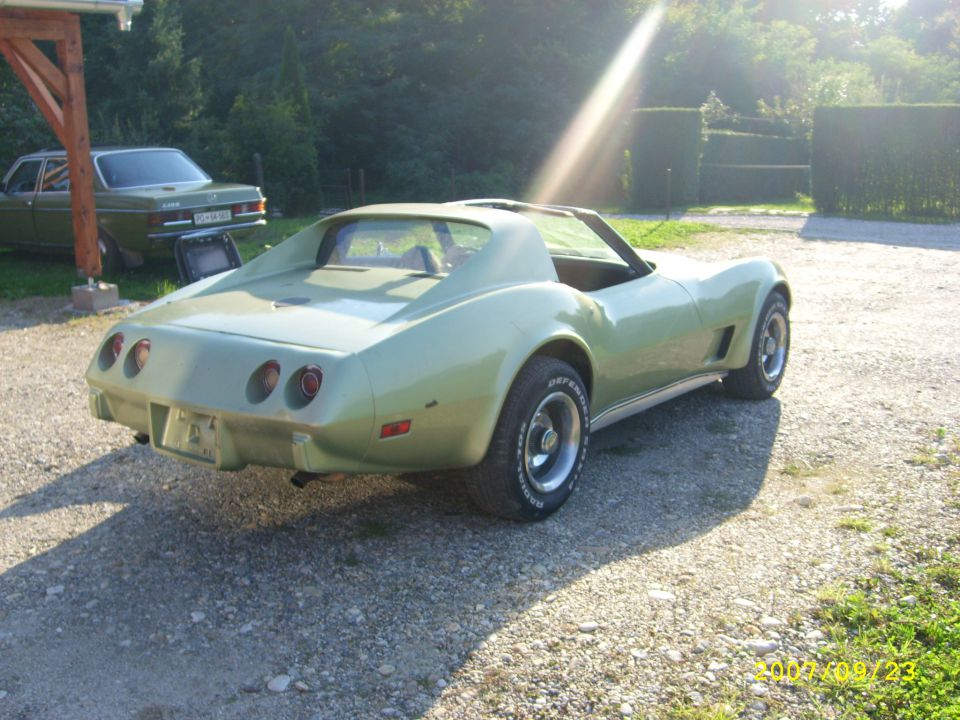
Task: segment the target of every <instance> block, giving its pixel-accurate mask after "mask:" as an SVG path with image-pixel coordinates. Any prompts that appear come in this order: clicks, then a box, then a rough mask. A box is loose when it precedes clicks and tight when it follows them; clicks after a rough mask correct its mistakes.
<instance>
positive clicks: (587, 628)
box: [579, 620, 600, 634]
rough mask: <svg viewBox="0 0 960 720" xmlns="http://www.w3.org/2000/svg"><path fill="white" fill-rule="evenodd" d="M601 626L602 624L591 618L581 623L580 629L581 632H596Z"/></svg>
mask: <svg viewBox="0 0 960 720" xmlns="http://www.w3.org/2000/svg"><path fill="white" fill-rule="evenodd" d="M599 627H600V625H599V624H598V623H595V622H593V621H592V620H590V621H588V622H583V623H580V628H579V629H580V632H582V633H586V634H590V633H595V632H596V631H597V628H599Z"/></svg>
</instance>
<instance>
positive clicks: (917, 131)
mask: <svg viewBox="0 0 960 720" xmlns="http://www.w3.org/2000/svg"><path fill="white" fill-rule="evenodd" d="M813 122H814V124H813V199H814V202H815V203H816V206H817V210H819V211H821V212H842V213H849V214H851V215H885V216H893V217H895V216H918V217H919V216H927V217H947V218H957V217H960V105H887V106H857V107H821V108H817V110H816V112H815V113H814V121H813Z"/></svg>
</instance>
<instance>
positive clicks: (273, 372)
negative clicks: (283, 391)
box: [260, 360, 280, 395]
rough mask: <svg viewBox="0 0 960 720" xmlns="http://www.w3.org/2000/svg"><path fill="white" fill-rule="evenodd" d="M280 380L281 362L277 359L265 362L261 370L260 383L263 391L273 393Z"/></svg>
mask: <svg viewBox="0 0 960 720" xmlns="http://www.w3.org/2000/svg"><path fill="white" fill-rule="evenodd" d="M278 382H280V363H278V362H277V361H276V360H271V361H270V362H267V363H264V365H263V370H262V371H261V372H260V385H261V386H262V387H263V392H264V393H265V394H267V395H269V394H270V393H272V392H273V391H274V389H275V388H276V387H277V383H278Z"/></svg>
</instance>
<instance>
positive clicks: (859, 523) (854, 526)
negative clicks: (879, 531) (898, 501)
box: [837, 516, 873, 533]
mask: <svg viewBox="0 0 960 720" xmlns="http://www.w3.org/2000/svg"><path fill="white" fill-rule="evenodd" d="M837 527H838V528H840V529H841V530H854V531H856V532H861V533H865V532H870V530H871V529H872V528H873V525H872V524H871V523H870V521H869V520H868V519H867V518H863V517H852V516H851V517H845V518H840V520H839V521H838V522H837Z"/></svg>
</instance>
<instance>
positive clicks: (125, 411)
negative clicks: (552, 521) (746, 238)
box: [87, 200, 791, 520]
mask: <svg viewBox="0 0 960 720" xmlns="http://www.w3.org/2000/svg"><path fill="white" fill-rule="evenodd" d="M790 300H791V298H790V289H789V286H788V284H787V280H786V278H785V277H784V274H783V271H782V270H781V269H780V267H779V266H778V265H777V264H776V263H774V262H771V261H769V260H766V259H760V258H756V259H748V260H737V261H733V262H722V263H703V262H694V261H691V260H687V259H684V258H681V257H677V256H673V255H668V254H663V253H655V252H644V253H637V252H636V251H634V250H633V249H632V248H631V247H630V246H629V245H628V244H627V243H626V242H625V241H624V240H623V239H622V238H621V237H620V236H619V235H618V234H617V233H616V232H615V231H614V230H613V229H612V228H611V227H610V226H609V225H608V224H607V223H606V222H604V220H603V219H602V218H600V216H599V215H597V214H596V213H594V212H591V211H589V210H581V209H577V208H566V207H554V206H549V207H548V206H539V205H529V204H523V203H518V202H512V201H507V200H475V201H468V202H462V203H453V204H446V205H433V204H410V205H381V206H372V207H363V208H359V209H356V210H351V211H348V212H344V213H340V214H338V215H334V216H331V217H328V218H325V219H324V220H321V221H320V222H318V223H316V224H315V225H312V226H310V227H308V228H306V229H305V230H303V231H302V232H300V233H298V234H297V235H294V236H293V237H291V238H290V239H288V240H286V241H285V242H283V243H282V244H280V245H278V246H277V247H276V248H274V249H272V250H270V251H269V252H267V253H265V254H264V255H261V256H260V257H258V258H256V259H255V260H253V261H251V262H250V263H248V264H247V265H245V266H243V267H241V268H239V269H236V270H232V271H229V272H226V273H223V274H220V275H216V276H213V277H210V278H207V279H205V280H201V281H200V282H197V283H194V284H193V285H190V286H188V287H185V288H183V289H181V290H179V291H177V292H174V293H172V294H170V295H168V296H166V297H164V298H161V299H160V300H158V301H156V302H155V303H153V304H152V305H149V306H148V307H146V308H144V309H143V310H140V311H139V312H137V313H134V314H133V315H130V316H129V317H128V318H127V319H125V320H123V321H122V322H121V323H119V324H117V325H116V326H115V327H114V328H112V329H111V330H110V332H109V333H108V334H107V336H106V338H105V340H104V342H103V343H102V344H101V346H100V349H99V350H98V352H97V354H96V356H95V357H94V358H93V360H92V362H91V363H90V367H89V370H88V372H87V382H88V383H89V385H90V410H91V412H92V413H93V415H94V416H95V417H97V418H100V419H103V420H111V421H114V422H118V423H122V424H123V425H126V426H128V427H130V428H132V429H133V430H135V431H136V433H137V435H136V437H137V439H138V440H140V441H141V442H149V443H150V445H151V446H152V447H153V448H154V449H155V450H156V451H158V452H160V453H163V454H164V455H169V456H171V457H174V458H178V459H181V460H186V461H188V462H192V463H196V464H199V465H203V466H206V467H210V468H217V469H221V470H237V469H240V468H242V467H244V466H245V465H247V464H249V463H253V464H258V465H269V466H278V467H288V468H291V469H295V470H297V471H298V473H297V474H296V475H295V476H294V480H295V482H298V483H302V482H303V481H304V480H306V479H309V478H310V477H311V474H319V473H332V472H344V473H380V472H415V471H435V470H447V469H450V470H453V469H465V471H466V472H465V476H466V482H467V486H468V488H469V490H470V494H471V495H472V497H473V498H474V500H475V501H476V502H477V504H478V505H479V506H480V507H482V508H483V509H485V510H487V511H489V512H492V513H495V514H497V515H501V516H504V517H507V518H514V519H519V520H539V519H542V518H545V517H546V516H548V515H549V514H550V513H552V512H554V511H555V510H556V509H557V508H559V507H560V506H561V505H562V504H563V503H564V501H566V499H567V498H568V497H569V496H570V493H571V492H572V491H573V490H574V487H575V486H576V484H577V481H578V479H579V477H580V474H581V472H582V470H583V465H584V462H585V460H586V457H587V445H588V439H589V435H590V433H591V431H593V430H597V429H599V428H602V427H605V426H607V425H610V424H611V423H614V422H616V421H618V420H621V419H623V418H625V417H627V416H629V415H632V414H634V413H636V412H639V411H641V410H644V409H646V408H649V407H650V406H652V405H655V404H657V403H660V402H663V401H664V400H668V399H670V398H673V397H676V396H677V395H680V394H681V393H684V392H687V391H689V390H693V389H694V388H697V387H700V386H702V385H705V384H707V383H712V382H715V381H718V380H722V381H723V383H724V385H725V387H726V388H727V390H728V391H729V392H730V393H731V394H733V395H735V396H737V397H742V398H751V399H758V400H760V399H764V398H768V397H769V396H770V395H772V394H773V393H774V392H775V391H776V389H777V387H778V386H779V385H780V381H781V379H782V378H783V372H784V368H785V365H786V362H787V355H788V352H789V347H790V324H789V319H788V311H789V307H790Z"/></svg>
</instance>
